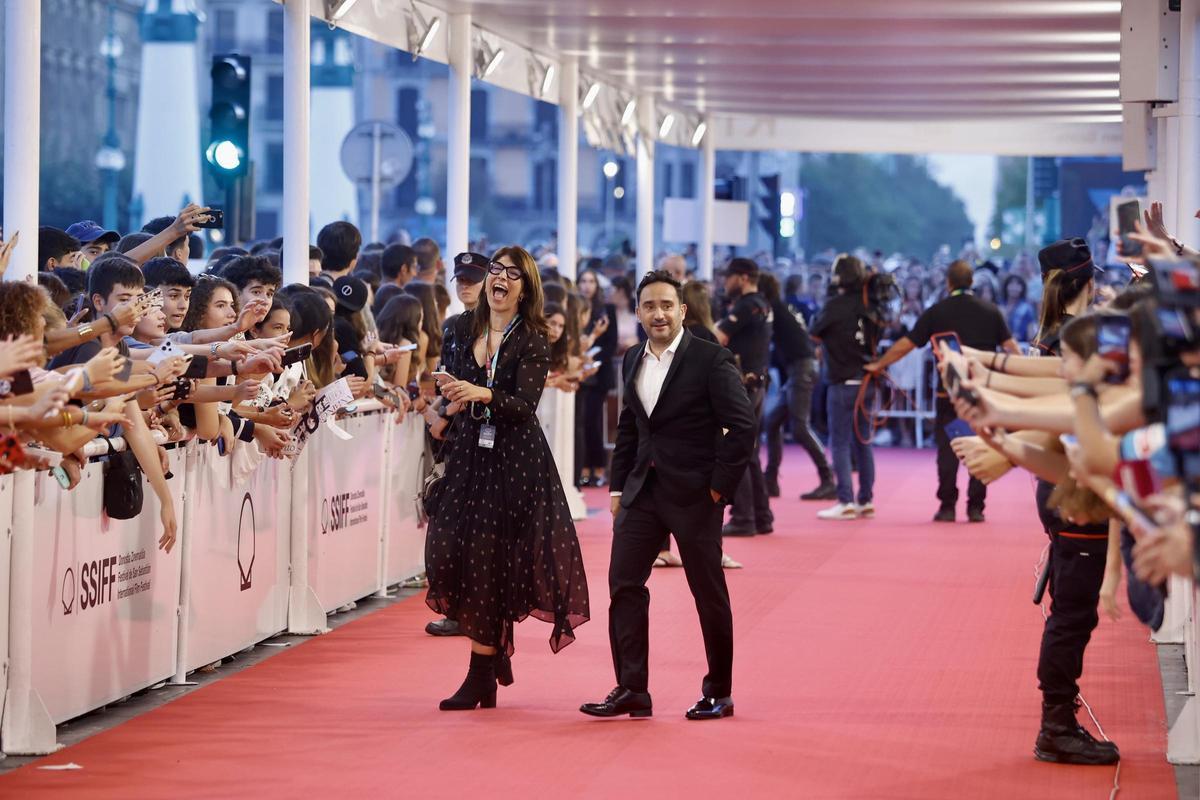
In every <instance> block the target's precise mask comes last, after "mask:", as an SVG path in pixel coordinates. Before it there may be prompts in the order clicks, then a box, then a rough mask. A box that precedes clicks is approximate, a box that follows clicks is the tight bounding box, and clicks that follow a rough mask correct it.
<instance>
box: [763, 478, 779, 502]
mask: <svg viewBox="0 0 1200 800" xmlns="http://www.w3.org/2000/svg"><path fill="white" fill-rule="evenodd" d="M763 481H764V482H765V483H766V484H767V497H779V477H778V476H776V475H764V476H763Z"/></svg>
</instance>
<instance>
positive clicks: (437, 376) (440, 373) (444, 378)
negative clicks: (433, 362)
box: [433, 369, 458, 386]
mask: <svg viewBox="0 0 1200 800" xmlns="http://www.w3.org/2000/svg"><path fill="white" fill-rule="evenodd" d="M433 379H434V380H435V381H437V385H438V386H445V385H446V384H447V383H453V382H454V381H456V380H458V378H455V377H454V376H453V375H451V374H450V373H449V372H446V371H444V370H440V369H439V370H435V371H434V373H433Z"/></svg>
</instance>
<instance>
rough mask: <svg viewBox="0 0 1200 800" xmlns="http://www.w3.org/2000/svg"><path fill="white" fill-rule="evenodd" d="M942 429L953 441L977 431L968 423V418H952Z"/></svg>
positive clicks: (972, 434)
mask: <svg viewBox="0 0 1200 800" xmlns="http://www.w3.org/2000/svg"><path fill="white" fill-rule="evenodd" d="M942 430H944V431H945V432H946V436H947V437H948V438H949V439H950V441H952V442H953V441H954V440H955V439H958V438H960V437H962V436H974V435H975V431H973V430H971V426H970V425H968V424H967V422H966V420H961V419H955V420H951V421H950V422H948V423H947V424H946V427H945V428H943V429H942Z"/></svg>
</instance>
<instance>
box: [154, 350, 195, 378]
mask: <svg viewBox="0 0 1200 800" xmlns="http://www.w3.org/2000/svg"><path fill="white" fill-rule="evenodd" d="M190 360H191V359H187V358H184V357H183V356H172V357H171V358H164V359H163V360H162V361H160V362H158V363H157V364H155V365H154V368H153V372H154V377H155V378H156V379H157V380H158V382H159V383H160V384H162V383H170V382H171V381H174V380H175V379H176V378H178V377H181V376H182V375H183V373H185V372H187V368H188V362H189V361H190Z"/></svg>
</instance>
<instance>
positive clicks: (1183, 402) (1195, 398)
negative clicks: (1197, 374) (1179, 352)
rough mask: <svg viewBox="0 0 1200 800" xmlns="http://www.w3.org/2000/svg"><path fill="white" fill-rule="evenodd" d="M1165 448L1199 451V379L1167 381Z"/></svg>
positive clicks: (1187, 378) (1189, 378) (1171, 379)
mask: <svg viewBox="0 0 1200 800" xmlns="http://www.w3.org/2000/svg"><path fill="white" fill-rule="evenodd" d="M1166 416H1167V419H1166V429H1167V446H1168V447H1170V448H1171V449H1172V450H1180V451H1183V452H1188V451H1191V452H1193V453H1194V452H1196V451H1197V450H1200V379H1197V378H1191V377H1181V378H1168V379H1167V415H1166Z"/></svg>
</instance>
